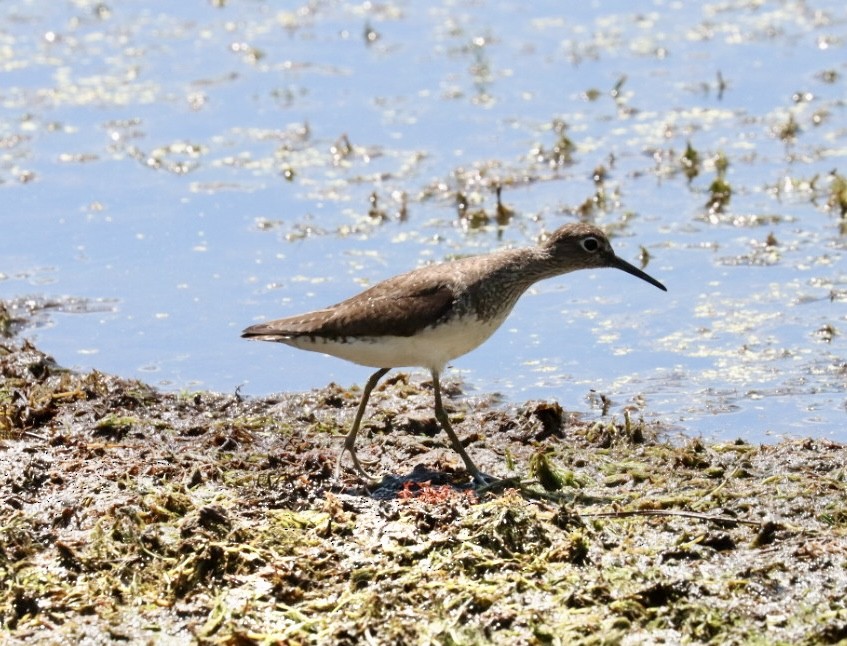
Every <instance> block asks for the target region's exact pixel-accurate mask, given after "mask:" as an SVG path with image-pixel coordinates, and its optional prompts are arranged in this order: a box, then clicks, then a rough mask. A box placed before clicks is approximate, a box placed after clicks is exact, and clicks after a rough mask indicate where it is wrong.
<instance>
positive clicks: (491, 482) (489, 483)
mask: <svg viewBox="0 0 847 646" xmlns="http://www.w3.org/2000/svg"><path fill="white" fill-rule="evenodd" d="M471 475H472V476H473V479H474V483H475V486H474V490H475V491H476V492H477V493H484V492H486V491H502V490H503V489H506V488H507V487H517V486H519V485H520V481H521V479H520V478H518V477H514V478H496V477H494V476H492V475H488V474H487V473H482V471H477V472H476V473H472V474H471Z"/></svg>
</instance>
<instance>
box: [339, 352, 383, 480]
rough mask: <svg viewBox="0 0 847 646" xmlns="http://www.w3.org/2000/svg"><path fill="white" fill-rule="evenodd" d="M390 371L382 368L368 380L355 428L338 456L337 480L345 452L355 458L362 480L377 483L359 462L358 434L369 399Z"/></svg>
mask: <svg viewBox="0 0 847 646" xmlns="http://www.w3.org/2000/svg"><path fill="white" fill-rule="evenodd" d="M389 370H391V368H380V369H379V370H377V371H376V372H375V373H373V374H372V375H371V377H370V379H368V383H366V384H365V390H364V391H362V400H361V401H360V402H359V408H358V410H357V411H356V419H354V420H353V428H351V429H350V432H349V433H347V437H345V438H344V448H343V449H341V452H340V453H339V454H338V460H337V461H336V463H335V479H336V480H338V478H339V475H340V474H341V460H342V459H343V458H344V453H345V451H349V452H350V457H351V458H353V466H354V467H355V468H356V471H357V472H358V473H359V475H360V476H361V477H362V479H364V480H365V481H367V482H369V483H372V482H375V481H376V478H373V477H371V475H370V474H369V473H368V472H367V471H365V468H364V467H363V466H362V463H361V462H360V461H359V456H357V455H356V448H355V444H356V434H357V433H358V432H359V425H360V424H361V423H362V417H363V416H364V414H365V408H367V406H368V399H370V396H371V391H372V390H373V389H374V387H376V385H377V383H378V382H379V380H380V379H382V378H383V377H384V376H385V373H386V372H388V371H389Z"/></svg>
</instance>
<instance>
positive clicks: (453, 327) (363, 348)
mask: <svg viewBox="0 0 847 646" xmlns="http://www.w3.org/2000/svg"><path fill="white" fill-rule="evenodd" d="M504 318H505V317H498V318H496V319H492V320H487V321H480V320H479V319H476V318H474V319H470V320H468V319H458V320H455V321H451V322H449V323H444V324H442V325H438V326H436V327H430V328H425V329H424V330H422V331H420V332H418V333H417V334H415V335H414V336H379V337H358V338H347V339H346V340H345V339H342V340H328V339H321V338H316V339H314V340H313V339H312V338H310V337H298V338H293V339H287V340H283V343H287V344H288V345H291V346H294V347H296V348H300V349H301V350H311V351H313V352H323V353H325V354H329V355H332V356H334V357H339V358H341V359H346V360H347V361H352V362H353V363H358V364H360V365H363V366H370V367H372V368H401V367H413V366H414V367H422V368H429V369H430V370H437V371H439V372H440V371H441V370H442V369H443V368H444V366H445V365H446V364H447V362H448V361H451V360H452V359H455V358H456V357H460V356H462V355H463V354H466V353H468V352H470V351H471V350H473V349H474V348H476V347H477V346H478V345H480V344H481V343H483V341H485V340H486V339H488V337H490V336H491V335H492V334H493V333H494V331H495V330H496V329H497V328H498V327H500V324H501V323H502V322H503V319H504Z"/></svg>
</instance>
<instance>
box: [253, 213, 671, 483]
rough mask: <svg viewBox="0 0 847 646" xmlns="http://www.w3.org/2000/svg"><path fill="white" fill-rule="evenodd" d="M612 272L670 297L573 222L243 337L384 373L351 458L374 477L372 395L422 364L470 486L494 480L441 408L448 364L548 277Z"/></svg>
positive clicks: (371, 382)
mask: <svg viewBox="0 0 847 646" xmlns="http://www.w3.org/2000/svg"><path fill="white" fill-rule="evenodd" d="M599 267H615V268H617V269H621V270H623V271H625V272H627V273H629V274H632V275H633V276H637V277H638V278H641V279H642V280H646V281H647V282H648V283H650V284H652V285H655V286H656V287H658V288H659V289H661V290H663V291H667V289H666V288H665V286H664V285H662V283H660V282H659V281H658V280H656V279H655V278H653V277H651V276H648V275H647V274H646V273H645V272H643V271H641V270H640V269H638V268H637V267H634V266H633V265H631V264H629V263H628V262H626V261H625V260H621V259H620V258H619V257H618V256H616V255H615V252H614V250H613V249H612V245H611V244H610V243H609V240H608V238H607V237H606V236H605V234H604V233H603V232H602V231H601V230H600V229H598V228H597V227H595V226H592V225H589V224H566V225H565V226H563V227H561V228H560V229H557V230H556V231H555V232H553V233H552V234H551V235H550V236H549V237H548V238H547V239H546V240H544V241H543V242H542V243H541V244H540V245H538V246H536V247H529V248H524V249H505V250H501V251H495V252H493V253H489V254H485V255H481V256H472V257H468V258H460V259H458V260H451V261H449V262H444V263H441V264H437V265H430V266H427V267H421V268H420V269H415V270H413V271H410V272H408V273H405V274H401V275H399V276H394V277H393V278H389V279H388V280H385V281H383V282H381V283H377V284H376V285H374V286H373V287H370V288H369V289H366V290H365V291H363V292H361V293H360V294H358V295H356V296H353V297H352V298H348V299H347V300H345V301H341V302H340V303H338V304H337V305H332V306H331V307H327V308H326V309H322V310H317V311H314V312H309V313H307V314H300V315H298V316H290V317H288V318H284V319H279V320H276V321H270V322H268V323H259V324H258V325H252V326H250V327H248V328H247V329H246V330H244V332H243V333H242V336H243V337H246V338H255V339H260V340H263V341H278V342H280V343H286V344H288V345H291V346H294V347H295V348H300V349H302V350H311V351H313V352H323V353H325V354H329V355H333V356H336V357H340V358H341V359H347V360H348V361H352V362H354V363H358V364H360V365H363V366H371V367H373V368H379V370H377V371H376V372H375V373H373V375H371V377H370V379H368V382H367V384H365V389H364V391H363V392H362V399H361V401H360V402H359V408H358V410H357V411H356V417H355V419H354V420H353V427H352V428H351V429H350V432H349V433H348V434H347V436H346V438H345V440H344V448H343V449H342V451H341V453H340V454H339V456H338V462H337V465H336V474H337V473H338V471H339V469H340V464H341V459H342V458H343V456H344V453H345V451H349V452H350V456H351V457H352V458H353V465H354V466H355V468H356V471H357V472H358V473H359V474H360V475H361V476H362V477H363V478H365V479H366V480H368V481H371V480H372V478H371V477H370V476H369V475H368V473H367V472H366V471H365V469H364V467H363V466H362V463H361V462H360V461H359V458H358V456H357V455H356V450H355V443H356V434H357V433H358V432H359V425H360V424H361V423H362V416H363V415H364V413H365V408H366V407H367V404H368V398H369V397H370V394H371V391H372V390H373V389H374V387H375V386H376V384H377V382H378V381H379V380H380V379H381V378H382V377H383V376H384V375H385V373H387V372H388V371H389V370H390V369H391V368H399V367H412V366H416V367H422V368H427V369H429V371H430V373H431V374H432V386H433V390H434V391H435V418H436V419H437V420H438V422H439V423H440V424H441V426H442V428H443V429H444V431H445V432H446V433H447V436H448V437H449V438H450V443H451V444H452V446H453V449H454V450H455V451H456V453H458V454H459V455H460V456H461V458H462V460H463V461H464V463H465V468H466V469H467V471H468V473H470V474H471V476H473V479H474V480H475V481H476V482H478V483H480V484H484V483H486V482H488V481H489V478H488V476H485V475H484V474H483V473H481V472H480V470H479V469H477V467H476V465H475V464H474V463H473V460H471V458H470V456H469V455H468V454H467V452H466V451H465V449H464V447H463V446H462V443H461V442H460V441H459V438H458V437H456V433H455V432H454V431H453V428H452V427H451V426H450V420H449V418H448V416H447V413H446V412H445V410H444V406H443V405H442V403H441V384H440V382H439V379H440V376H441V373H442V371H443V370H444V368H445V366H446V365H447V363H448V362H449V361H452V360H453V359H455V358H456V357H460V356H461V355H463V354H465V353H467V352H470V351H471V350H473V349H474V348H476V347H477V346H478V345H480V344H481V343H482V342H483V341H485V340H486V339H487V338H488V337H490V336H491V335H492V334H493V333H494V331H495V330H496V329H497V328H498V327H500V325H501V324H502V323H503V321H504V320H505V319H506V316H508V314H509V312H511V310H512V307H514V305H515V303H516V302H517V300H518V298H520V296H521V295H522V294H523V293H524V292H525V291H526V290H527V289H528V288H529V287H530V286H532V285H533V284H535V283H536V282H538V281H539V280H542V279H544V278H551V277H552V276H558V275H560V274H566V273H568V272H570V271H575V270H577V269H592V268H599Z"/></svg>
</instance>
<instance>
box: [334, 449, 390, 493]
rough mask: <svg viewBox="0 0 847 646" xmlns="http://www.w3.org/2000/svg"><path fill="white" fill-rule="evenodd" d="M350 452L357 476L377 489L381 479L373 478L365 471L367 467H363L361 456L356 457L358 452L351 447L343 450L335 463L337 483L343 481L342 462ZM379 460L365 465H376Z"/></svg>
mask: <svg viewBox="0 0 847 646" xmlns="http://www.w3.org/2000/svg"><path fill="white" fill-rule="evenodd" d="M348 451H349V452H350V457H351V458H353V468H354V469H355V471H356V474H357V475H358V476H359V479H360V480H361V481H362V482H363V483H364V484H365V485H367V486H370V487H375V486H377V485H378V484H379V483H380V479H379V478H375V477H373V476H372V475H371V474H370V473H368V472H367V471H366V470H365V467H364V466H362V462H363V461H362V460H359V456H358V455H356V451H355V450H354V449H352V448H349V447H346V446H345V447H344V448H343V449H341V452H340V453H339V454H338V459H337V460H336V461H335V479H336V480H337V481H340V480H341V461H342V460H343V459H344V454H345V453H346V452H348ZM376 463H377V460H373V461H371V462H365V464H376Z"/></svg>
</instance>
